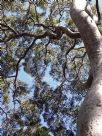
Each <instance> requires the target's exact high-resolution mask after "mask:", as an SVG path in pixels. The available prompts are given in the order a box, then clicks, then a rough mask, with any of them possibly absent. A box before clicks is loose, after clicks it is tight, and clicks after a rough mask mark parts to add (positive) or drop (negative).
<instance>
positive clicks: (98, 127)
mask: <svg viewBox="0 0 102 136" xmlns="http://www.w3.org/2000/svg"><path fill="white" fill-rule="evenodd" d="M86 6H87V3H86V0H73V1H72V3H71V9H70V12H71V17H72V19H73V21H74V22H75V24H76V26H77V27H78V30H79V32H80V35H81V38H82V40H83V42H84V45H85V48H86V51H87V54H88V57H89V61H90V66H91V70H92V71H91V72H92V76H93V82H92V85H91V88H90V91H89V92H88V94H87V96H86V98H85V100H84V102H83V104H82V106H81V108H80V111H79V115H78V121H77V126H78V136H102V36H101V34H100V32H99V30H98V28H97V25H96V23H95V21H94V20H93V18H92V17H91V16H90V14H89V13H90V11H89V10H86V9H87V7H86Z"/></svg>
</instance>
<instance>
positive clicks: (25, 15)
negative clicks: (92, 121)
mask: <svg viewBox="0 0 102 136" xmlns="http://www.w3.org/2000/svg"><path fill="white" fill-rule="evenodd" d="M78 2H79V3H78ZM80 4H82V6H80ZM69 7H70V1H68V0H67V1H66V0H60V1H57V0H56V1H47V0H37V1H35V0H34V1H33V0H27V1H21V0H19V1H18V0H14V1H13V0H11V1H3V0H2V1H1V4H0V9H1V22H0V30H1V39H0V44H1V47H0V48H1V51H0V54H1V60H0V61H1V62H0V63H1V68H0V75H1V76H0V88H1V90H0V94H1V97H2V100H1V102H2V103H3V105H2V107H1V108H0V109H1V113H2V114H3V118H2V127H3V128H6V130H7V132H8V134H12V135H19V134H20V135H21V133H22V135H25V133H26V134H27V133H28V134H27V135H29V134H30V133H32V135H34V134H35V135H36V133H40V132H42V133H41V135H43V134H44V133H46V135H49V134H48V131H49V132H51V133H52V134H54V135H59V134H60V135H65V136H66V135H73V133H72V131H73V132H74V133H75V134H76V118H77V115H78V111H79V106H80V104H81V102H82V100H83V97H84V96H85V95H86V92H87V90H88V88H89V87H90V85H91V84H92V80H93V79H94V77H95V71H97V67H93V66H94V65H95V66H97V65H98V64H96V61H97V62H99V63H100V64H99V65H100V66H101V60H100V61H99V58H101V57H98V58H97V53H96V51H97V52H98V56H101V53H100V49H101V45H100V39H99V38H100V37H101V36H100V34H99V31H98V28H97V26H96V25H95V21H94V16H93V14H92V12H93V13H94V14H98V22H97V23H98V24H100V12H99V8H98V1H96V7H95V6H93V7H92V10H93V11H91V9H90V4H89V2H87V3H86V1H85V0H82V1H79V0H77V1H76V0H73V2H72V5H71V16H72V18H73V20H74V22H75V24H76V26H77V27H78V29H79V32H80V33H79V32H78V29H77V28H76V26H75V24H74V22H73V21H72V19H71V17H70V15H69V11H70V9H69ZM82 10H83V12H85V13H83V14H82V15H81V14H79V13H80V11H82ZM84 14H85V15H87V18H89V20H91V21H92V23H90V21H88V19H87V18H86V16H84ZM83 20H84V21H83ZM93 22H94V23H93ZM84 23H86V24H85V26H84ZM91 24H92V25H91ZM93 24H94V27H93ZM94 28H95V29H94ZM87 29H88V30H87ZM99 30H100V31H101V25H100V26H99ZM97 33H98V34H99V35H97V36H96V35H95V34H97ZM82 40H83V41H84V44H85V46H84V44H83V42H82ZM98 41H99V42H98ZM93 45H94V46H95V45H98V46H97V47H99V48H98V49H97V48H96V46H95V48H94V46H93ZM94 53H95V54H96V56H94V55H93V54H94ZM91 54H92V56H91ZM88 57H89V58H88ZM93 57H94V58H95V60H94V59H93ZM96 58H97V59H96ZM94 61H95V64H94ZM90 62H92V63H91V65H90ZM21 69H23V70H24V71H25V72H26V73H28V74H29V75H30V76H32V77H33V79H34V80H33V83H32V87H29V86H28V84H27V82H26V83H25V82H24V81H22V80H20V79H19V75H18V74H19V73H20V74H22V73H21ZM90 69H91V70H90ZM99 69H100V68H99ZM100 70H101V69H100ZM96 73H97V72H96ZM99 74H100V72H99ZM99 74H98V76H99ZM46 75H48V77H49V78H51V79H52V80H51V82H52V81H53V82H52V83H54V84H55V85H51V83H50V82H48V79H47V80H46V79H45V77H46ZM88 75H89V77H88ZM22 76H23V75H22ZM98 76H97V78H95V79H98ZM99 78H100V76H99ZM99 80H100V79H99ZM95 82H96V81H95V80H94V83H93V84H96V83H95ZM96 86H97V85H96ZM93 88H94V87H93ZM100 89H101V88H100ZM91 90H93V89H91ZM95 90H96V89H95ZM90 95H91V96H90V97H89V98H91V97H92V96H93V92H92V94H90ZM95 95H96V93H95ZM95 97H96V96H95ZM96 98H97V97H96ZM96 98H95V99H94V100H96ZM98 100H99V99H98ZM91 103H92V102H91ZM88 104H89V103H88ZM95 104H96V103H95ZM99 105H100V104H99ZM93 106H94V107H95V105H93ZM12 107H13V108H12ZM90 107H91V106H90ZM90 107H89V109H90ZM98 107H101V106H98ZM86 108H87V107H86ZM92 108H93V107H91V109H92ZM83 109H84V110H85V108H83ZM87 109H88V108H87ZM93 109H94V108H93ZM82 112H83V111H82ZM84 113H86V112H85V111H84V112H83V113H82V114H81V112H80V114H81V115H80V114H79V118H80V117H81V116H82V115H84ZM87 113H89V110H87ZM90 113H91V112H90ZM100 113H101V112H100ZM89 115H90V114H89ZM96 115H97V114H96ZM85 116H86V115H85ZM83 117H84V116H83ZM42 120H43V121H44V122H45V123H46V124H47V125H46V127H47V128H42V125H44V124H42ZM79 120H80V122H82V123H83V122H84V123H83V124H81V123H80V122H79V136H80V135H83V136H84V135H85V136H88V135H90V134H89V133H91V132H90V129H89V131H88V130H87V129H86V126H85V127H84V124H85V125H86V124H87V122H88V121H87V122H85V121H84V120H85V117H84V118H82V119H79ZM88 120H89V118H88ZM81 126H82V127H83V128H81ZM87 126H88V124H87ZM89 127H90V126H89ZM91 127H92V126H91ZM34 130H36V131H34ZM100 133H101V132H100ZM30 135H31V134H30ZM94 135H98V133H96V134H95V133H94Z"/></svg>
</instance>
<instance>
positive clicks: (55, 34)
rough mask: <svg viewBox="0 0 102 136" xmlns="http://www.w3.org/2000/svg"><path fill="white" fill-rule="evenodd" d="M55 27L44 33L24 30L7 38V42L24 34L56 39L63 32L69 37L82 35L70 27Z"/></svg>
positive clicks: (38, 37) (74, 37)
mask: <svg viewBox="0 0 102 136" xmlns="http://www.w3.org/2000/svg"><path fill="white" fill-rule="evenodd" d="M54 28H55V30H54V31H53V32H52V31H49V30H47V31H45V32H44V33H42V34H34V33H29V32H23V33H18V34H15V35H11V36H10V37H9V38H8V39H7V40H6V42H8V41H10V40H11V39H15V38H19V37H24V36H29V37H34V38H37V39H42V38H45V37H49V38H50V39H56V40H58V39H60V38H61V37H62V35H63V34H66V35H67V36H68V37H70V38H72V39H76V38H80V37H81V36H80V33H79V32H73V31H71V30H70V29H69V28H68V29H67V28H66V27H63V26H57V27H54Z"/></svg>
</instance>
